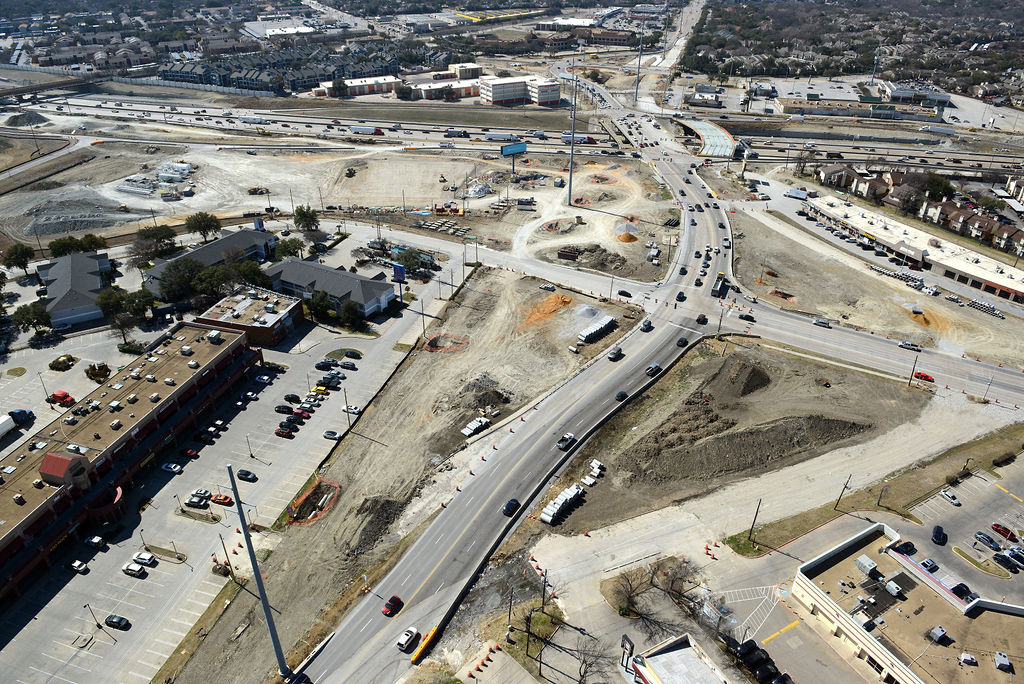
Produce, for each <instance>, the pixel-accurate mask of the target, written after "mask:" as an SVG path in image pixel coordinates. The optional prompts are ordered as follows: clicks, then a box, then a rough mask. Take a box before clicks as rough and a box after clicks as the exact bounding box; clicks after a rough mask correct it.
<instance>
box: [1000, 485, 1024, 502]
mask: <svg viewBox="0 0 1024 684" xmlns="http://www.w3.org/2000/svg"><path fill="white" fill-rule="evenodd" d="M996 487H999V488H1000V489H1002V490H1003V491H1004V492H1006V493H1007V494H1009V495H1010V496H1012V497H1013V498H1014V499H1016V500H1017V501H1020V502H1022V503H1024V499H1022V498H1020V497H1019V496H1017V495H1016V494H1014V493H1012V492H1010V491H1009V490H1007V489H1006V488H1005V487H1003V486H1002V485H1000V484H997V485H996Z"/></svg>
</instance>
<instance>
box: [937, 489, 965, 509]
mask: <svg viewBox="0 0 1024 684" xmlns="http://www.w3.org/2000/svg"><path fill="white" fill-rule="evenodd" d="M939 494H940V495H941V496H942V498H943V499H945V500H946V501H948V502H949V503H951V504H953V505H954V506H959V505H960V499H958V498H956V494H954V493H953V492H951V491H949V490H948V489H942V490H940V491H939Z"/></svg>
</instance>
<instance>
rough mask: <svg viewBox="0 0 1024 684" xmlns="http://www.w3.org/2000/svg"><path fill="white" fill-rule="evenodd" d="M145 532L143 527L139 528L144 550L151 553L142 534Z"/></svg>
mask: <svg viewBox="0 0 1024 684" xmlns="http://www.w3.org/2000/svg"><path fill="white" fill-rule="evenodd" d="M145 531H146V530H144V529H142V528H141V527H140V528H139V539H141V540H142V548H144V549H145V550H146V551H149V546H148V545H147V544H146V538H145V537H143V536H142V533H143V532H145Z"/></svg>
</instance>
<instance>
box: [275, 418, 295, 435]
mask: <svg viewBox="0 0 1024 684" xmlns="http://www.w3.org/2000/svg"><path fill="white" fill-rule="evenodd" d="M277 427H279V428H281V429H282V430H291V431H292V432H295V431H296V430H298V429H299V428H298V426H297V425H295V423H289V422H288V421H285V420H282V421H281V422H280V423H278V424H277Z"/></svg>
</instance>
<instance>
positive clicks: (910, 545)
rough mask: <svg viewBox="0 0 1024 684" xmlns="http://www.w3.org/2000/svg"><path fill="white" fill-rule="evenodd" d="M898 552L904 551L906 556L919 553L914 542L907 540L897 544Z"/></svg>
mask: <svg viewBox="0 0 1024 684" xmlns="http://www.w3.org/2000/svg"><path fill="white" fill-rule="evenodd" d="M896 552H897V553H902V554H903V555H905V556H912V555H914V554H915V553H917V549H916V548H914V542H912V541H905V542H902V543H900V544H898V545H897V546H896Z"/></svg>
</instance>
